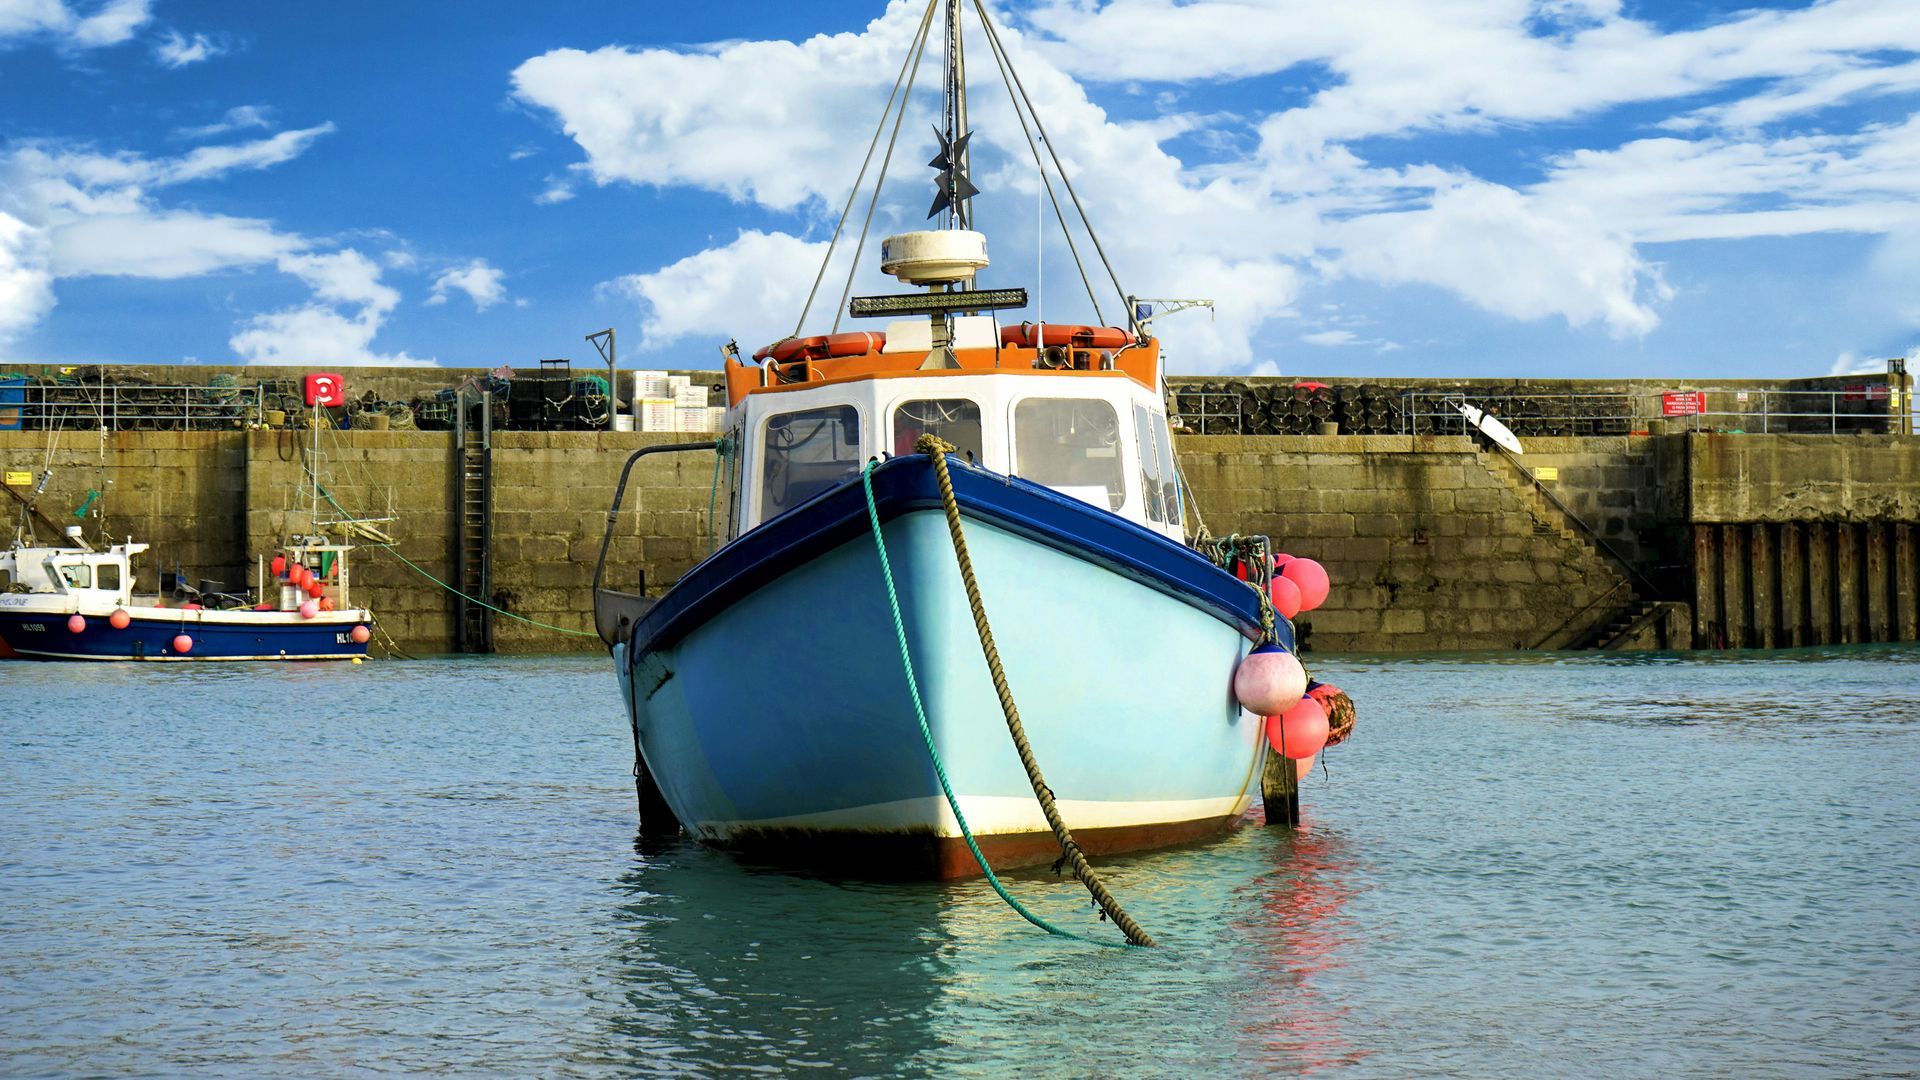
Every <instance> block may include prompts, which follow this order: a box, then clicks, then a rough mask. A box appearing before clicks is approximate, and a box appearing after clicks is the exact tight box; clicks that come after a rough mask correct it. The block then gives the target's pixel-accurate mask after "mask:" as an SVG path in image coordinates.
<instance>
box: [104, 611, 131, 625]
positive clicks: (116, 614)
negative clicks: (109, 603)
mask: <svg viewBox="0 0 1920 1080" xmlns="http://www.w3.org/2000/svg"><path fill="white" fill-rule="evenodd" d="M107 625H108V626H111V627H113V628H114V629H115V630H125V629H126V628H127V627H129V626H132V625H133V616H131V615H129V614H127V613H126V612H125V611H124V610H122V609H120V608H114V609H113V614H111V615H109V616H107Z"/></svg>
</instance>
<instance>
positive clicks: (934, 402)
mask: <svg viewBox="0 0 1920 1080" xmlns="http://www.w3.org/2000/svg"><path fill="white" fill-rule="evenodd" d="M922 435H935V436H938V437H940V438H942V439H945V440H947V441H948V442H950V443H952V444H953V445H954V447H955V448H956V449H958V450H959V451H960V453H962V454H965V455H968V456H970V457H972V459H973V460H974V461H976V462H977V461H979V460H980V459H981V453H980V447H981V446H982V440H981V438H980V406H978V405H976V404H974V403H973V402H971V401H968V400H967V399H966V398H923V399H921V400H918V401H903V402H901V403H900V406H899V407H898V408H896V409H894V410H893V452H894V453H895V454H911V453H913V447H914V444H915V443H917V442H919V441H920V436H922Z"/></svg>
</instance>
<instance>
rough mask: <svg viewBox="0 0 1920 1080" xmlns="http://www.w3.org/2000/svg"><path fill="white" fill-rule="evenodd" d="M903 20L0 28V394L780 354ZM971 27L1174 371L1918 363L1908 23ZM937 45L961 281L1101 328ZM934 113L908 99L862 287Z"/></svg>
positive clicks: (1085, 13)
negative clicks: (961, 147) (605, 340)
mask: <svg viewBox="0 0 1920 1080" xmlns="http://www.w3.org/2000/svg"><path fill="white" fill-rule="evenodd" d="M920 6H921V5H920V4H918V3H914V4H911V5H909V4H907V3H895V4H893V5H891V6H888V5H885V4H884V3H879V2H866V3H859V4H849V3H823V2H814V3H808V4H804V5H796V4H791V3H781V4H775V3H744V2H734V3H721V4H709V5H686V6H682V5H635V4H588V3H582V4H562V5H547V6H540V7H531V6H527V5H508V4H451V3H446V4H436V3H425V2H422V3H409V4H403V5H395V4H372V3H337V4H330V5H319V6H314V5H309V6H305V7H301V6H293V5H266V4H244V5H242V4H234V5H215V4H196V5H186V4H178V3H169V2H167V0H104V2H103V0H0V361H12V362H35V361H44V362H59V363H87V362H99V361H116V362H142V363H154V362H168V361H180V360H187V359H193V360H198V361H202V362H227V361H243V360H254V361H263V362H267V361H271V362H286V363H300V364H313V365H315V366H337V365H347V364H354V363H380V362H395V361H398V362H427V363H442V364H486V365H492V364H498V363H517V364H531V363H533V362H534V361H536V360H538V359H540V358H542V357H548V356H571V357H574V358H575V359H576V360H577V361H582V362H584V361H585V360H586V359H587V357H589V356H591V347H590V346H587V345H586V344H585V343H584V342H582V341H581V337H582V335H584V334H586V333H587V332H589V331H592V330H596V329H599V328H601V327H605V326H614V327H617V328H618V329H619V330H620V333H621V340H622V352H623V355H624V357H625V358H626V359H627V360H629V361H630V362H631V363H634V364H645V365H647V366H663V367H665V366H671V367H711V366H714V364H715V363H716V362H717V360H718V353H717V351H716V346H717V345H718V344H720V343H721V342H724V341H725V340H727V339H728V338H729V337H737V338H738V339H739V340H740V342H741V343H742V344H743V345H745V346H747V347H749V348H751V347H752V346H754V345H758V344H761V343H764V342H765V341H766V340H770V339H771V338H773V337H776V336H779V335H781V334H784V333H786V332H788V331H790V330H791V329H792V328H793V325H792V324H793V321H794V320H795V318H796V317H797V315H798V311H799V306H800V302H801V300H802V299H803V298H804V296H805V293H806V289H807V286H808V284H810V283H811V281H812V278H813V275H814V271H815V269H816V268H817V266H818V260H819V258H820V256H821V254H822V253H823V251H824V243H823V242H824V240H825V239H826V237H827V236H828V235H829V234H830V233H831V231H832V227H833V222H834V218H835V217H836V216H837V214H838V212H839V208H840V205H841V203H842V201H843V200H844V199H845V197H846V191H847V186H848V184H849V183H850V181H851V180H852V178H853V174H854V172H855V170H856V169H857V168H858V165H859V158H860V154H861V153H862V151H863V150H864V148H865V145H866V142H867V140H868V138H869V137H870V136H871V134H872V130H873V125H874V123H875V122H876V121H877V119H878V116H879V111H880V107H881V104H882V103H883V102H884V100H885V98H886V94H887V89H888V87H889V86H890V85H891V83H892V80H893V76H894V73H895V71H896V70H897V65H898V63H899V60H900V57H901V56H902V55H904V51H905V48H906V43H907V41H908V39H909V38H910V36H911V31H912V28H913V25H914V24H915V23H916V22H917V20H918V16H919V8H920ZM994 10H995V11H996V12H997V13H998V17H999V18H1000V20H1001V21H1002V23H1003V25H1004V27H1005V36H1006V39H1007V43H1008V47H1009V50H1010V51H1011V52H1012V54H1013V55H1014V58H1015V61H1016V63H1017V64H1018V66H1019V69H1020V71H1021V72H1022V75H1023V78H1025V79H1026V81H1027V86H1028V90H1029V91H1030V92H1031V93H1032V95H1033V97H1034V99H1035V101H1036V103H1037V105H1038V106H1039V108H1040V110H1041V119H1042V121H1043V122H1044V123H1046V125H1047V127H1048V129H1049V130H1050V131H1051V132H1052V134H1053V135H1054V137H1055V141H1056V145H1057V146H1058V147H1059V149H1060V150H1061V151H1062V152H1063V153H1064V154H1065V155H1066V156H1067V158H1068V159H1069V162H1070V168H1071V169H1072V170H1073V179H1074V182H1075V184H1076V186H1078V187H1080V189H1081V193H1082V195H1083V196H1084V197H1085V198H1086V200H1087V202H1088V203H1089V206H1090V210H1091V212H1092V216H1093V219H1094V225H1095V227H1096V228H1097V229H1098V230H1099V232H1100V237H1101V240H1102V242H1103V243H1104V244H1105V245H1106V246H1107V248H1108V250H1109V253H1110V254H1111V255H1112V256H1113V257H1114V260H1115V262H1116V267H1117V269H1118V271H1119V273H1120V276H1121V278H1122V281H1123V283H1124V284H1126V286H1127V288H1128V289H1129V291H1132V292H1135V293H1138V294H1141V295H1159V296H1206V297H1211V298H1213V299H1215V300H1216V301H1218V302H1219V309H1218V312H1217V314H1216V315H1215V316H1214V317H1213V318H1211V319H1209V317H1208V316H1207V315H1206V314H1205V313H1187V314H1181V315H1177V316H1172V317H1170V318H1168V319H1167V320H1165V321H1164V322H1162V323H1161V324H1159V329H1160V331H1161V332H1162V333H1163V335H1164V337H1165V339H1166V342H1167V347H1168V351H1169V355H1170V357H1171V362H1172V364H1173V367H1174V369H1175V370H1176V371H1179V372H1187V373H1208V372H1244V371H1255V372H1282V373H1286V374H1303V375H1304V374H1326V375H1378V376H1390V375H1415V374H1421V375H1431V374H1451V375H1462V376H1466V375H1499V376H1523V375H1537V376H1612V375H1645V376H1656V377H1657V376H1661V375H1690V376H1700V377H1739V376H1744V375H1753V376H1756V377H1758V376H1774V375H1794V374H1825V373H1827V372H1828V371H1830V370H1841V369H1847V368H1851V367H1856V366H1858V367H1865V368H1877V367H1879V366H1880V365H1881V362H1882V361H1883V359H1884V358H1885V357H1888V356H1896V355H1904V354H1906V353H1908V352H1909V351H1910V350H1912V349H1913V348H1914V347H1915V346H1916V345H1920V111H1917V110H1920V4H1915V3H1912V2H1911V0H1831V2H1828V3H1822V4H1777V5H1767V6H1763V7H1756V6H1754V5H1738V6H1736V5H1732V4H1718V3H1703V2H1686V3H1670V4H1627V5H1621V4H1619V3H1614V2H1610V0H1532V2H1528V0H1451V2H1449V3H1446V4H1434V3H1431V2H1429V0H1378V2H1374V3H1369V4H1351V3H1336V2H1331V0H1186V2H1181V3H1175V2H1174V0H1109V2H1105V3H1101V2H1097V0H1042V2H1039V3H1025V2H1021V3H1010V4H1002V5H996V6H995V7H994ZM969 48H970V54H969V55H970V57H971V58H972V60H973V72H972V74H973V78H974V83H975V86H974V100H975V102H976V108H975V113H974V124H975V129H976V131H977V132H978V135H977V136H976V142H975V147H976V161H975V177H976V181H977V182H978V183H979V184H980V186H981V187H982V188H983V189H984V190H985V192H986V194H985V195H984V196H983V197H982V198H981V199H980V200H979V201H978V202H977V203H976V212H977V216H978V221H979V223H980V225H981V227H982V228H983V229H984V230H986V231H987V232H988V234H989V241H990V245H991V250H992V251H993V254H994V258H995V263H994V266H993V267H992V268H990V269H989V270H988V271H987V276H986V278H984V279H983V280H984V281H986V282H987V283H989V284H1004V285H1026V286H1029V287H1030V288H1033V289H1034V290H1035V292H1036V293H1037V294H1041V295H1044V297H1045V309H1044V311H1043V314H1044V316H1045V317H1046V318H1047V319H1048V320H1049V321H1062V322H1078V321H1088V322H1090V321H1093V320H1092V318H1091V311H1090V309H1089V304H1088V299H1087V297H1086V296H1085V294H1084V292H1081V293H1080V295H1078V296H1077V297H1076V296H1075V292H1076V291H1077V290H1078V289H1079V286H1078V281H1077V278H1076V277H1075V276H1074V275H1073V274H1072V272H1071V267H1070V263H1069V261H1068V255H1067V251H1066V249H1065V247H1064V245H1063V244H1062V243H1061V242H1060V240H1059V238H1058V237H1057V236H1055V235H1052V233H1051V232H1046V233H1037V232H1036V228H1035V217H1036V211H1038V210H1039V209H1040V207H1039V206H1038V204H1037V201H1036V196H1037V187H1036V180H1035V173H1034V168H1033V165H1032V162H1031V160H1030V159H1028V158H1027V157H1026V156H1025V147H1024V143H1023V142H1021V141H1020V136H1019V133H1018V128H1017V126H1015V124H1014V122H1013V120H1012V115H1011V113H1010V112H1009V111H1008V109H1007V107H1006V104H1005V102H1006V93H1005V91H1004V89H1002V88H1001V86H1000V85H999V84H998V80H997V78H994V77H991V75H990V71H991V67H990V64H989V62H988V59H987V52H986V48H985V45H984V43H983V42H982V41H980V40H979V39H978V38H976V39H975V40H974V41H973V42H972V43H971V44H970V46H969ZM936 101H937V83H936V82H935V81H934V79H933V72H932V71H931V69H929V70H927V71H925V72H923V74H922V89H921V90H920V91H919V95H918V96H917V97H916V98H915V100H914V104H913V107H912V111H911V113H910V116H909V122H908V124H907V125H906V126H905V128H904V129H903V135H902V143H901V149H900V151H899V154H898V160H897V162H896V165H895V171H894V178H893V179H892V180H890V182H889V186H888V189H887V191H886V193H885V194H884V196H883V198H882V200H881V204H880V211H879V216H878V218H877V221H876V226H875V236H874V237H873V238H871V239H870V240H869V244H868V249H869V250H868V251H867V252H866V253H865V254H864V255H863V260H864V261H863V264H862V266H861V268H860V276H859V278H858V279H857V281H856V284H855V291H856V292H871V291H883V290H885V289H886V288H888V283H887V282H886V281H885V279H883V278H881V277H880V276H879V275H878V273H877V271H875V270H874V269H873V266H872V263H873V261H874V260H873V255H874V252H873V250H872V249H873V248H874V247H876V246H877V238H878V236H879V235H881V234H883V232H884V231H897V230H901V229H906V228H911V227H915V226H916V224H917V223H918V221H919V219H920V216H921V214H923V213H924V209H925V206H926V204H927V201H928V199H929V198H930V195H931V184H930V183H929V177H930V173H929V171H928V170H926V169H925V168H924V167H923V163H924V162H925V161H926V160H927V158H928V157H929V156H930V155H931V152H932V141H931V134H930V132H929V129H928V124H927V120H929V119H930V113H931V109H932V107H933V106H934V104H935V103H936ZM862 205H864V203H863V204H862ZM1043 245H1044V246H1043ZM846 246H848V245H844V244H843V251H842V252H841V254H840V255H838V256H836V265H835V266H834V267H833V269H832V270H831V271H830V273H829V275H828V277H829V283H828V285H827V286H826V288H827V289H829V290H830V291H831V294H832V298H834V299H837V297H838V295H839V291H840V285H841V283H842V282H843V281H844V275H845V272H846V271H845V262H844V258H845V251H844V248H845V247H846ZM1082 247H1083V249H1084V248H1085V244H1084V241H1083V242H1082ZM1042 265H1044V275H1043V274H1042V273H1041V271H1040V269H1039V267H1040V266H1042ZM1111 292H1112V291H1111V290H1104V291H1102V292H1100V293H1099V294H1098V296H1097V298H1098V300H1099V302H1100V303H1101V304H1102V305H1103V307H1104V308H1105V313H1106V315H1107V320H1108V321H1113V320H1114V319H1115V318H1116V315H1115V310H1116V308H1117V307H1118V303H1117V301H1116V300H1115V299H1114V298H1113V296H1112V295H1111ZM823 306H825V307H827V308H829V309H830V308H831V307H832V306H833V305H832V303H831V300H830V301H828V302H827V303H826V304H824V305H823ZM1029 314H1031V312H1030V313H1029ZM830 321H831V317H830V316H829V318H828V319H826V320H821V319H819V318H817V317H816V318H815V319H813V320H811V321H810V326H812V327H817V328H818V329H820V330H824V329H825V328H826V323H827V322H830Z"/></svg>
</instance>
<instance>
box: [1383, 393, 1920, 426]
mask: <svg viewBox="0 0 1920 1080" xmlns="http://www.w3.org/2000/svg"><path fill="white" fill-rule="evenodd" d="M1461 406H1472V407H1474V408H1478V409H1481V410H1483V411H1484V412H1486V413H1487V414H1488V415H1490V416H1492V417H1494V418H1495V419H1497V420H1499V421H1500V422H1501V423H1502V424H1505V425H1506V426H1507V428H1508V429H1509V430H1511V431H1512V432H1513V433H1514V434H1515V435H1517V436H1520V437H1521V438H1526V437H1529V436H1531V437H1535V438H1539V437H1555V436H1582V435H1649V434H1671V433H1677V432H1691V431H1700V432H1717V433H1720V434H1729V435H1856V434H1869V435H1892V434H1906V433H1909V432H1911V431H1912V430H1913V418H1912V415H1911V413H1910V409H1911V403H1910V402H1907V401H1905V400H1903V399H1902V396H1901V394H1900V391H1899V389H1898V388H1897V387H1893V386H1889V385H1888V384H1886V383H1869V384H1866V385H1863V386H1859V387H1852V388H1846V389H1837V390H1780V389H1773V388H1752V389H1740V388H1738V387H1727V388H1721V387H1716V388H1714V389H1711V390H1683V391H1665V392H1648V393H1603V394H1582V393H1551V392H1542V393H1524V394H1502V395H1478V394H1472V393H1467V392H1462V391H1417V390H1415V391H1407V392H1406V393H1404V394H1403V395H1401V409H1400V431H1399V434H1403V435H1459V434H1465V433H1466V432H1467V431H1468V430H1469V429H1470V427H1471V425H1470V423H1469V422H1468V420H1467V418H1466V416H1465V414H1464V413H1462V412H1461V411H1460V410H1461Z"/></svg>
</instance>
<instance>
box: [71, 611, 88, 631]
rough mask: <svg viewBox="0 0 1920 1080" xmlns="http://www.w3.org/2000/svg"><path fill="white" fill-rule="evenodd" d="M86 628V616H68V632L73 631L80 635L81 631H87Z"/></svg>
mask: <svg viewBox="0 0 1920 1080" xmlns="http://www.w3.org/2000/svg"><path fill="white" fill-rule="evenodd" d="M86 628H87V620H86V618H85V617H84V616H81V615H69V616H67V629H68V630H71V631H73V632H74V633H76V634H77V633H79V632H80V631H82V630H85V629H86Z"/></svg>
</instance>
